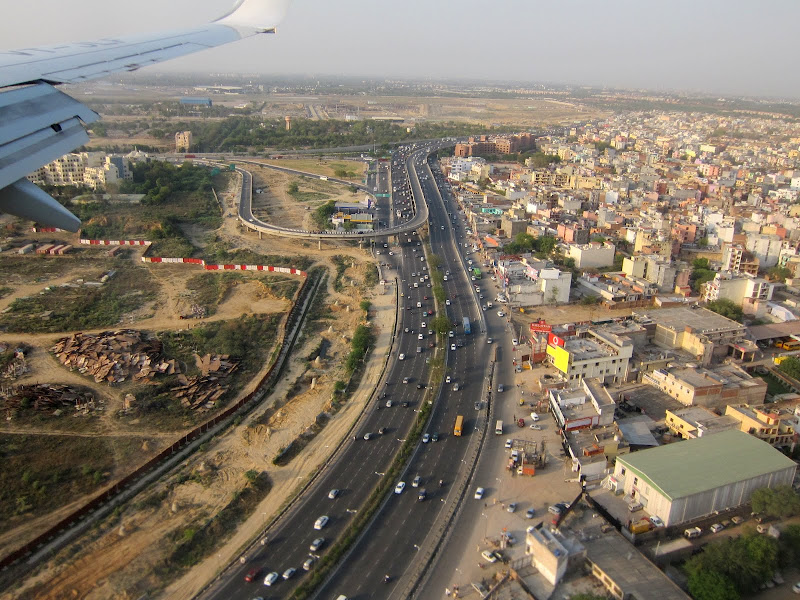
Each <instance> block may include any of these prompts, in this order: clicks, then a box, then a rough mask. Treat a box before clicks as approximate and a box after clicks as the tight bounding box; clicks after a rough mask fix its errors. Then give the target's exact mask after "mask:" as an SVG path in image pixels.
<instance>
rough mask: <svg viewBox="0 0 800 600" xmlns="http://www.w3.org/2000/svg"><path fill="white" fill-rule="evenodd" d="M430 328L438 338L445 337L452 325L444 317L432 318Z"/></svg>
mask: <svg viewBox="0 0 800 600" xmlns="http://www.w3.org/2000/svg"><path fill="white" fill-rule="evenodd" d="M431 327H433V330H434V331H435V332H436V333H438V334H439V335H440V336H442V337H444V336H446V335H447V332H448V331H450V329H451V327H452V323H451V322H450V319H448V318H447V317H445V316H439V317H434V319H432V320H431Z"/></svg>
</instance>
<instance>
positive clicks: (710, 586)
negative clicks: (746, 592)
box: [689, 571, 741, 600]
mask: <svg viewBox="0 0 800 600" xmlns="http://www.w3.org/2000/svg"><path fill="white" fill-rule="evenodd" d="M689 592H690V593H691V594H692V597H693V598H695V600H739V598H741V594H739V592H738V591H736V587H735V586H734V585H733V582H732V581H731V580H730V579H728V578H727V577H725V576H724V575H722V574H721V573H719V572H717V571H695V572H693V573H692V574H691V575H690V576H689Z"/></svg>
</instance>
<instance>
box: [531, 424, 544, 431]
mask: <svg viewBox="0 0 800 600" xmlns="http://www.w3.org/2000/svg"><path fill="white" fill-rule="evenodd" d="M531 429H534V430H536V431H541V430H542V426H541V425H537V424H536V423H531Z"/></svg>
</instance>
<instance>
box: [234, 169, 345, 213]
mask: <svg viewBox="0 0 800 600" xmlns="http://www.w3.org/2000/svg"><path fill="white" fill-rule="evenodd" d="M293 168H294V167H293ZM298 168H299V167H298ZM248 170H249V171H250V172H251V173H252V174H253V189H256V190H258V189H260V190H262V193H261V194H259V193H256V194H254V195H253V214H254V215H255V216H256V217H257V218H259V219H262V220H263V221H265V222H267V223H274V224H276V225H280V226H281V227H289V228H296V229H316V228H317V226H316V225H314V224H313V222H312V220H311V213H312V212H313V211H314V209H316V208H317V207H318V206H320V205H322V204H325V203H326V202H329V201H330V200H333V201H334V202H337V201H343V202H353V200H355V199H357V198H359V196H358V195H356V194H353V193H351V192H350V190H348V189H347V188H345V187H344V186H341V185H338V184H335V183H329V182H327V181H321V180H315V179H309V178H307V177H296V176H294V175H289V174H287V173H282V172H281V171H275V170H273V169H264V168H259V167H252V166H249V167H248ZM292 182H295V183H297V185H298V188H299V189H298V192H297V193H296V194H294V195H292V194H290V193H289V191H288V187H289V184H290V183H292Z"/></svg>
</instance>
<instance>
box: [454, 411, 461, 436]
mask: <svg viewBox="0 0 800 600" xmlns="http://www.w3.org/2000/svg"><path fill="white" fill-rule="evenodd" d="M463 427H464V417H463V416H462V415H458V416H457V417H456V426H455V427H454V428H453V435H454V436H456V437H461V431H462V429H463Z"/></svg>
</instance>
